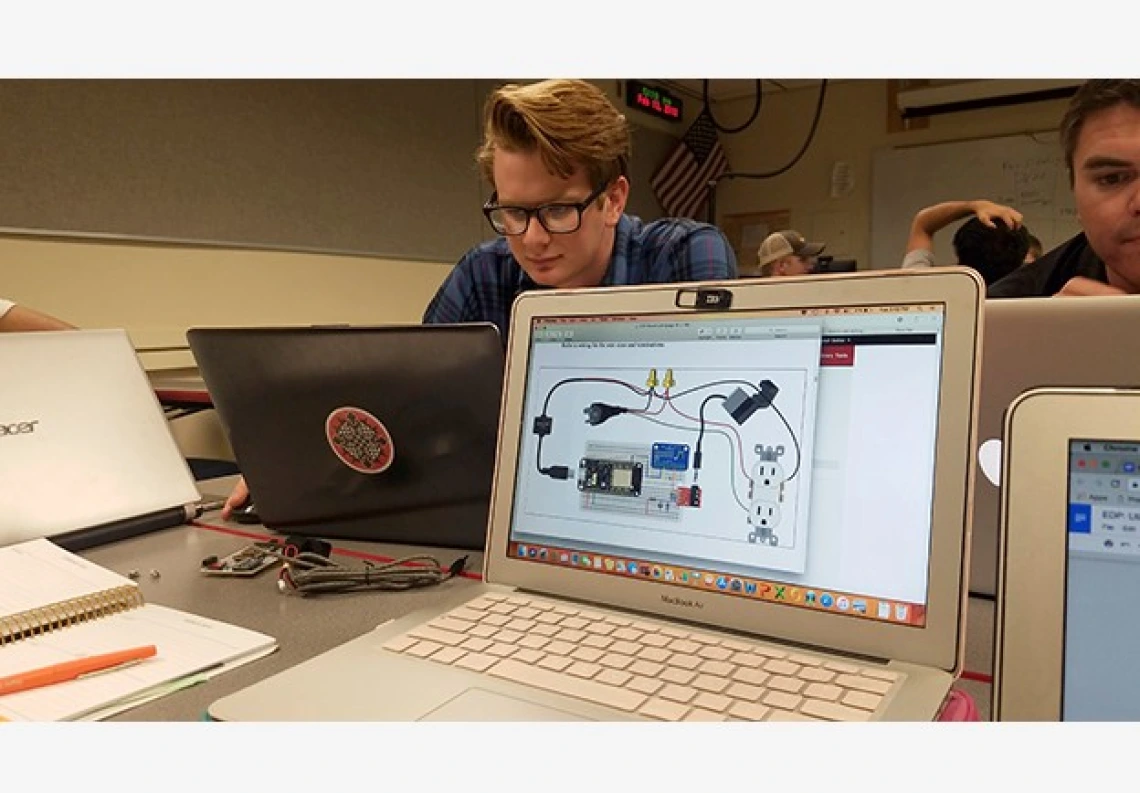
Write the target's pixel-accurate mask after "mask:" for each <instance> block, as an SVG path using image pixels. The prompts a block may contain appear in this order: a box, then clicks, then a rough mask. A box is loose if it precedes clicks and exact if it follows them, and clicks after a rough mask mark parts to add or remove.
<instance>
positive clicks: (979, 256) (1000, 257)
mask: <svg viewBox="0 0 1140 793" xmlns="http://www.w3.org/2000/svg"><path fill="white" fill-rule="evenodd" d="M967 217H968V218H970V219H969V220H967V221H966V222H965V223H963V224H962V225H961V226H959V227H958V229H957V230H956V231H955V232H954V237H953V239H952V240H951V243H952V245H953V246H954V256H955V257H956V258H957V260H958V264H960V265H963V266H965V267H971V268H973V269H975V270H977V271H978V273H979V274H980V275H981V276H982V278H983V279H984V280H985V282H986V284H987V285H989V284H993V283H996V282H997V281H999V280H1001V279H1002V278H1004V277H1005V276H1007V275H1009V273H1011V272H1013V271H1014V270H1015V269H1017V268H1018V267H1020V266H1021V265H1022V264H1023V263H1024V262H1025V256H1026V253H1027V251H1028V250H1029V232H1028V230H1026V228H1025V227H1024V226H1023V225H1022V223H1021V221H1022V216H1021V213H1020V212H1018V211H1017V210H1016V209H1013V208H1012V207H1007V206H1002V205H1001V204H995V203H994V202H992V201H987V200H985V199H976V200H973V201H944V202H942V203H940V204H934V205H933V206H928V207H925V208H924V209H921V210H919V211H918V212H917V213H916V214H915V216H914V219H913V220H912V221H911V225H910V237H909V238H908V239H907V248H906V256H905V257H904V258H903V263H902V266H903V269H912V268H917V267H933V266H935V264H936V262H935V261H934V235H935V234H937V233H938V232H939V231H941V230H942V229H944V228H946V227H947V226H949V225H950V224H951V223H954V222H955V221H958V220H961V219H962V218H967Z"/></svg>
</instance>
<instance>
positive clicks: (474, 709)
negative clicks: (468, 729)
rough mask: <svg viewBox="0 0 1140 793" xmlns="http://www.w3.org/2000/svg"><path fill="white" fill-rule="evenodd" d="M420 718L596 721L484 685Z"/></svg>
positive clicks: (470, 689)
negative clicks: (488, 689) (518, 697)
mask: <svg viewBox="0 0 1140 793" xmlns="http://www.w3.org/2000/svg"><path fill="white" fill-rule="evenodd" d="M420 721H592V719H589V718H587V717H585V716H579V715H578V714H576V713H570V712H568V711H565V710H558V709H557V708H550V707H547V706H545V705H538V704H536V703H534V702H526V701H525V700H521V699H515V698H514V697H510V696H507V695H505V694H496V693H495V692H493V691H487V690H485V689H482V688H469V689H467V690H466V691H464V692H463V693H462V694H460V695H459V696H457V697H455V698H453V699H449V700H448V701H447V702H445V703H443V704H442V705H440V706H439V707H438V708H436V709H435V710H433V711H431V712H430V713H428V714H427V715H425V716H423V717H422V718H421V719H420Z"/></svg>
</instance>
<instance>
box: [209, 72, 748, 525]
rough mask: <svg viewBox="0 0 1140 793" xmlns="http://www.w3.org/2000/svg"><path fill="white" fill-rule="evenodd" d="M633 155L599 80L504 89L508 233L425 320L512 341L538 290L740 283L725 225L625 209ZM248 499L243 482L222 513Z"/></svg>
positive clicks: (488, 157) (498, 189) (467, 266)
mask: <svg viewBox="0 0 1140 793" xmlns="http://www.w3.org/2000/svg"><path fill="white" fill-rule="evenodd" d="M631 154H632V142H631V136H630V129H629V123H628V122H627V121H626V118H625V116H623V115H622V114H621V113H620V112H619V111H618V109H617V108H616V107H615V106H614V105H613V104H612V103H611V102H610V100H609V98H608V97H607V96H606V95H605V93H604V92H603V91H602V90H601V89H600V88H598V87H597V86H595V85H593V84H591V83H588V82H585V81H583V80H543V81H541V82H537V83H532V84H529V85H504V86H502V87H501V88H498V89H497V90H495V91H494V92H492V94H491V95H490V97H489V98H488V100H487V102H486V105H485V106H484V117H483V144H482V146H481V147H480V148H479V150H478V152H477V153H476V160H477V162H478V164H479V167H480V169H481V170H482V173H483V177H484V178H485V179H486V180H487V182H488V184H489V185H490V187H491V189H492V193H491V197H490V199H489V200H488V201H487V202H486V204H484V205H483V215H484V216H485V217H486V218H487V222H488V223H490V225H491V228H493V229H494V230H495V232H496V233H498V234H499V235H500V236H499V237H498V238H497V239H495V240H492V241H490V242H484V243H481V244H479V245H476V246H475V247H474V248H472V249H471V250H469V251H468V252H467V253H465V254H464V255H463V257H462V258H461V259H460V260H459V263H458V264H456V265H455V268H454V269H453V270H452V271H451V273H450V274H449V275H448V276H447V278H446V279H445V280H444V282H443V284H442V285H441V286H440V288H439V290H438V291H437V292H436V294H435V296H434V297H433V298H432V299H431V301H430V302H429V303H428V306H427V309H426V310H425V311H424V315H423V321H424V323H425V324H433V323H455V322H491V323H494V325H495V326H496V327H497V328H498V329H499V335H500V336H501V337H502V340H503V344H504V345H506V343H507V335H508V333H509V331H510V313H511V305H512V303H513V302H514V299H515V298H516V297H518V296H519V295H520V294H522V293H523V292H526V291H529V290H532V289H568V288H581V287H595V286H615V285H628V284H650V283H677V282H682V281H705V280H723V279H732V278H736V276H737V269H736V255H735V254H734V253H733V251H732V246H731V245H730V244H729V242H728V239H727V238H726V237H725V236H724V234H723V233H722V232H721V231H720V230H719V229H717V228H716V227H715V226H712V225H709V224H708V223H701V222H698V221H696V220H690V219H688V218H663V219H659V220H654V221H651V222H649V223H645V222H643V221H642V220H641V219H640V218H638V217H635V216H633V215H627V214H625V206H626V201H627V200H628V198H629V190H630V183H629V165H630V156H631ZM248 497H249V491H248V489H247V488H246V486H245V482H244V480H241V481H239V482H238V484H237V486H236V487H235V488H234V491H233V492H232V493H231V494H230V496H229V498H228V499H227V500H226V503H225V506H224V507H223V508H222V518H223V519H229V517H230V515H231V514H232V513H233V510H234V509H235V508H236V507H237V506H239V505H241V504H244V503H245V502H246V500H247V499H248Z"/></svg>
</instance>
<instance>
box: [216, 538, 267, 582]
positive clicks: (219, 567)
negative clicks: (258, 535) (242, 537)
mask: <svg viewBox="0 0 1140 793" xmlns="http://www.w3.org/2000/svg"><path fill="white" fill-rule="evenodd" d="M280 552H281V546H280V544H278V543H276V542H255V543H251V544H249V545H246V546H245V547H244V548H241V549H239V550H237V551H234V552H233V553H231V554H229V555H227V556H207V557H206V558H205V559H203V560H202V566H201V568H200V569H201V572H202V573H203V575H229V576H244V577H250V576H255V575H257V574H258V573H260V572H262V571H263V570H267V569H269V568H270V567H273V565H275V564H277V561H278V559H280Z"/></svg>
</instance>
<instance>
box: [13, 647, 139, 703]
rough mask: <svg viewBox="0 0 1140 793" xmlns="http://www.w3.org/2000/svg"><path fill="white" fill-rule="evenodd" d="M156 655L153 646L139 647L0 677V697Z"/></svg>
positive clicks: (73, 678)
mask: <svg viewBox="0 0 1140 793" xmlns="http://www.w3.org/2000/svg"><path fill="white" fill-rule="evenodd" d="M157 652H158V650H157V649H156V648H155V646H154V645H153V644H146V645H143V646H142V647H132V648H130V649H128V650H116V651H115V652H113V653H103V654H102V655H90V656H87V657H86V658H76V659H75V660H74V661H64V662H63V663H59V664H52V665H51V666H45V667H42V668H40V669H32V670H30V671H28V672H20V673H19V674H15V675H8V676H7V677H0V696H3V695H4V694H15V693H16V692H17V691H27V690H28V689H30V688H39V687H41V686H50V685H53V684H55V683H63V682H65V681H67V680H75V679H76V678H80V677H85V676H87V675H91V674H96V673H98V672H110V671H113V670H114V669H117V668H118V667H120V666H125V665H127V664H133V663H136V662H138V661H142V660H143V659H146V658H150V657H151V656H153V655H154V654H155V653H157Z"/></svg>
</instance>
